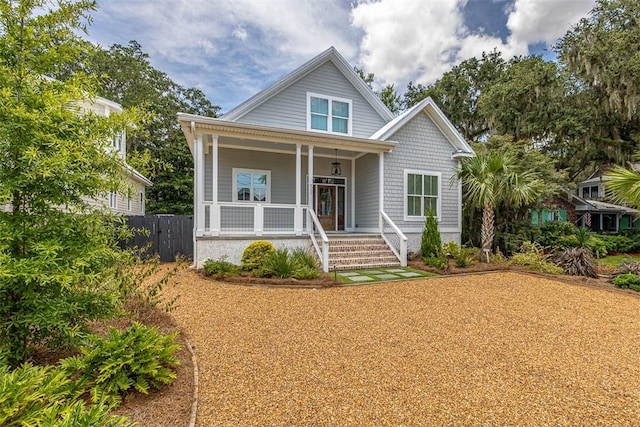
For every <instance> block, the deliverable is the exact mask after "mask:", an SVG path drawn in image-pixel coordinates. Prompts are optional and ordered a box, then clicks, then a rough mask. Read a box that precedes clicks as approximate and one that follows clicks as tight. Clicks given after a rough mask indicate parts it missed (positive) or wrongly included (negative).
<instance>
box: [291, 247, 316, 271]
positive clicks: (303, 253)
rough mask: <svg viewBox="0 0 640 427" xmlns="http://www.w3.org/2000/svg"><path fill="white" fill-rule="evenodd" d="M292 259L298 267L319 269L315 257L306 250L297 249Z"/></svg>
mask: <svg viewBox="0 0 640 427" xmlns="http://www.w3.org/2000/svg"><path fill="white" fill-rule="evenodd" d="M291 258H292V259H293V262H294V263H296V265H297V266H298V267H308V268H312V269H317V268H318V261H317V259H316V257H315V256H313V254H312V253H311V252H309V251H308V250H306V249H304V248H300V247H298V248H295V249H294V250H293V251H292V252H291Z"/></svg>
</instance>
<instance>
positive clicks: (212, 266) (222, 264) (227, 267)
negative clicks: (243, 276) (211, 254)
mask: <svg viewBox="0 0 640 427" xmlns="http://www.w3.org/2000/svg"><path fill="white" fill-rule="evenodd" d="M238 273H240V267H239V266H237V265H235V264H233V263H231V262H229V261H227V259H226V257H221V258H220V259H218V260H212V259H207V260H206V261H205V262H204V274H205V275H206V276H212V277H215V278H217V279H220V278H223V277H228V276H236V275H238Z"/></svg>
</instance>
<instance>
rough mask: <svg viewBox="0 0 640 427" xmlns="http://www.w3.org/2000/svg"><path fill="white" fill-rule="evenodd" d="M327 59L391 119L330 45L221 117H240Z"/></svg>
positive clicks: (228, 119)
mask: <svg viewBox="0 0 640 427" xmlns="http://www.w3.org/2000/svg"><path fill="white" fill-rule="evenodd" d="M328 61H331V62H332V63H333V65H335V66H336V68H337V69H338V70H339V71H340V72H341V73H342V74H343V75H344V76H345V77H346V78H347V80H349V82H351V84H352V85H353V86H354V87H355V88H356V90H357V91H358V92H360V94H361V95H362V96H363V97H364V98H365V99H366V100H367V102H368V103H369V104H370V105H371V106H372V107H373V109H375V110H376V112H377V113H378V114H380V116H381V117H382V118H383V119H384V120H387V121H388V120H391V119H392V118H393V113H391V111H389V109H388V108H387V106H386V105H384V103H383V102H382V101H381V100H380V99H379V98H378V97H377V96H376V94H375V93H373V91H372V90H371V88H370V87H369V86H367V84H366V83H365V82H364V81H363V80H362V79H361V78H360V76H359V75H358V74H357V73H356V72H355V71H354V69H353V68H352V67H351V65H349V63H348V62H347V61H346V60H345V59H344V58H343V57H342V55H340V53H338V51H337V50H336V48H335V47H333V46H331V47H330V48H329V49H327V50H325V51H324V52H322V53H321V54H320V55H318V56H316V57H315V58H313V59H311V60H310V61H308V62H306V63H304V64H303V65H301V66H300V67H298V68H297V69H295V70H293V71H292V72H291V73H289V74H287V75H286V76H285V77H283V78H282V79H280V80H278V81H277V82H275V83H274V84H272V85H271V86H269V87H268V88H266V89H265V90H263V91H261V92H259V93H257V94H256V95H254V96H252V97H251V98H249V99H247V100H246V101H244V102H243V103H242V104H240V105H238V106H237V107H235V108H233V109H232V110H231V111H229V112H228V113H226V114H224V115H223V116H222V117H221V119H223V120H227V121H236V120H238V119H240V118H242V117H243V116H244V115H245V114H247V113H249V112H250V111H251V110H253V109H254V108H256V107H258V106H259V105H262V104H263V103H264V102H265V101H267V100H269V99H271V98H272V97H273V96H275V95H277V94H278V93H280V92H282V91H283V90H284V89H286V88H287V87H289V86H291V85H292V84H293V83H295V82H297V81H298V80H300V79H301V78H303V77H304V76H306V75H307V74H309V73H311V72H312V71H314V70H316V69H317V68H319V67H320V66H322V65H324V64H325V63H327V62H328Z"/></svg>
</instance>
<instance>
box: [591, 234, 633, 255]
mask: <svg viewBox="0 0 640 427" xmlns="http://www.w3.org/2000/svg"><path fill="white" fill-rule="evenodd" d="M598 238H599V239H600V240H602V241H603V242H604V244H605V245H606V248H607V252H618V253H629V252H633V251H635V250H637V249H638V242H636V241H634V240H633V239H632V238H631V237H627V236H621V235H605V234H602V235H598Z"/></svg>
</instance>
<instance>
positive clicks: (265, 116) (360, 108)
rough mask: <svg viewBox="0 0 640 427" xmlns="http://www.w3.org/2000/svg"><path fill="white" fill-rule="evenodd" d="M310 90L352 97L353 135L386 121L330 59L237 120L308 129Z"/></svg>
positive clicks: (370, 130) (364, 133)
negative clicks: (308, 95)
mask: <svg viewBox="0 0 640 427" xmlns="http://www.w3.org/2000/svg"><path fill="white" fill-rule="evenodd" d="M307 92H314V93H318V94H322V95H328V96H335V97H340V98H347V99H350V100H352V109H353V118H352V123H353V130H352V135H353V136H357V137H364V138H366V137H369V136H371V135H372V134H373V133H374V132H376V131H377V130H378V129H380V128H381V127H382V126H384V125H385V123H386V122H385V120H384V119H383V118H382V117H380V115H379V114H378V113H377V112H376V111H375V110H374V109H373V108H372V107H371V105H370V104H369V103H368V102H367V101H366V100H365V99H364V98H363V97H362V95H361V94H360V92H358V91H357V90H356V89H355V88H354V87H353V85H352V84H351V83H350V82H349V80H347V78H346V77H345V76H344V75H343V74H342V73H341V72H340V71H339V70H338V69H337V68H336V66H335V65H333V63H332V62H331V61H328V62H326V63H325V64H324V65H322V66H320V67H318V68H317V69H316V70H314V71H312V72H311V73H309V74H307V75H306V76H304V77H302V78H301V79H300V80H298V81H296V82H295V83H293V84H292V85H291V86H289V87H288V88H286V89H285V90H283V91H282V92H280V93H278V94H277V95H275V96H274V97H272V98H271V99H269V100H268V101H266V102H265V103H263V104H262V105H259V106H258V107H257V108H255V109H254V110H252V111H250V112H249V113H247V114H246V115H245V116H243V117H241V118H240V119H239V120H238V121H239V122H242V123H251V124H259V125H264V126H273V127H282V128H288V129H297V130H306V129H307Z"/></svg>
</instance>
